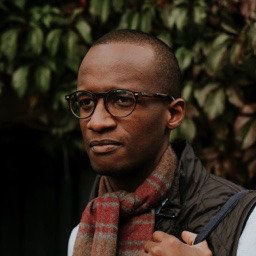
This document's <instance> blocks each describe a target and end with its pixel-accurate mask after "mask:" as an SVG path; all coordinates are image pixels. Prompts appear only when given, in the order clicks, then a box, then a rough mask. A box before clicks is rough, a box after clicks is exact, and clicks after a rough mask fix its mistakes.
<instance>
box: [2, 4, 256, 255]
mask: <svg viewBox="0 0 256 256" xmlns="http://www.w3.org/2000/svg"><path fill="white" fill-rule="evenodd" d="M118 28H132V29H139V30H142V31H145V32H148V33H151V34H153V35H155V36H157V37H158V38H160V39H162V40H163V41H164V42H166V43H167V44H168V45H170V46H171V47H172V49H173V51H174V52H175V55H176V57H177V59H178V61H179V64H180V67H181V69H182V72H183V86H184V88H183V97H184V98H185V100H187V102H188V105H187V117H186V119H185V121H184V122H183V124H182V126H181V127H180V128H179V129H177V130H176V131H175V132H173V133H172V136H171V138H170V140H171V141H172V140H175V139H180V138H186V139H187V140H188V141H190V142H191V143H192V144H193V145H194V147H195V150H196V152H197V154H198V156H200V157H201V158H202V159H203V162H204V164H205V167H206V169H207V170H208V171H209V172H212V173H215V174H217V175H219V176H223V177H225V178H227V179H230V180H232V181H234V182H236V183H238V184H241V185H243V186H245V187H247V188H252V189H255V188H256V0H212V1H208V0H127V1H125V0H80V1H71V0H66V1H64V0H63V1H59V0H52V1H50V0H48V1H46V0H2V1H0V146H1V153H0V161H1V162H0V170H1V179H0V191H1V204H0V205H1V206H0V209H1V211H0V255H3V256H16V255H20V256H32V255H33V256H34V255H36V256H46V255H47V256H62V255H66V251H67V243H68V237H69V234H70V232H71V230H72V228H73V227H74V226H76V225H77V223H78V222H79V218H80V215H81V212H82V210H83V208H84V206H85V204H86V202H87V200H88V194H89V191H90V188H91V186H92V184H93V180H94V174H93V172H92V170H91V169H90V165H89V161H88V158H87V156H86V154H85V153H84V152H83V149H82V138H81V134H80V130H79V127H78V121H77V120H76V119H74V118H73V117H72V115H71V114H70V113H69V110H68V106H67V103H66V102H65V99H64V95H65V94H67V93H70V92H71V91H73V90H74V89H75V87H76V76H77V71H78V67H79V64H80V61H81V59H82V57H83V56H84V54H85V53H86V51H87V49H88V48H89V46H90V45H91V43H92V42H93V41H94V40H95V39H97V38H98V37H100V36H101V35H103V34H104V33H106V32H108V31H110V30H113V29H118ZM145 132H146V131H145Z"/></svg>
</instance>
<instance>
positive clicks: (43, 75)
mask: <svg viewBox="0 0 256 256" xmlns="http://www.w3.org/2000/svg"><path fill="white" fill-rule="evenodd" d="M50 82H51V70H50V68H49V67H46V66H39V67H37V69H36V71H35V83H36V87H37V88H38V89H39V91H40V92H42V93H45V92H47V91H48V90H49V88H50Z"/></svg>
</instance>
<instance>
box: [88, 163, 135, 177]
mask: <svg viewBox="0 0 256 256" xmlns="http://www.w3.org/2000/svg"><path fill="white" fill-rule="evenodd" d="M91 166H92V169H93V171H94V172H95V173H96V174H98V175H104V176H109V177H113V178H121V177H124V176H127V175H131V174H132V172H133V170H134V168H128V167H127V166H115V167H113V168H106V165H104V166H99V165H96V164H93V163H91Z"/></svg>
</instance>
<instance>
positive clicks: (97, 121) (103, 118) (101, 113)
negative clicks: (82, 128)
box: [87, 99, 116, 132]
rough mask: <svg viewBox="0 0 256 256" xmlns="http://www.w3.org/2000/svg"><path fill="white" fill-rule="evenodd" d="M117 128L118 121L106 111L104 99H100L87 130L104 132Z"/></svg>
mask: <svg viewBox="0 0 256 256" xmlns="http://www.w3.org/2000/svg"><path fill="white" fill-rule="evenodd" d="M115 127H116V120H115V119H114V117H113V116H112V115H111V114H110V113H108V111H107V110H106V108H105V105H104V101H103V99H99V100H98V102H97V105H96V107H95V109H94V112H93V114H92V115H91V117H90V119H89V121H88V123H87V128H88V129H90V130H92V131H95V132H103V131H105V130H110V129H113V128H115Z"/></svg>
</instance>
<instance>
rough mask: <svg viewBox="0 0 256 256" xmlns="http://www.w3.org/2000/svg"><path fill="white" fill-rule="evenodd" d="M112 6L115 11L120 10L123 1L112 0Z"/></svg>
mask: <svg viewBox="0 0 256 256" xmlns="http://www.w3.org/2000/svg"><path fill="white" fill-rule="evenodd" d="M112 5H113V8H114V10H115V11H116V12H122V9H123V6H124V1H123V0H112Z"/></svg>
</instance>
